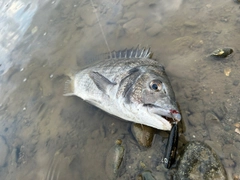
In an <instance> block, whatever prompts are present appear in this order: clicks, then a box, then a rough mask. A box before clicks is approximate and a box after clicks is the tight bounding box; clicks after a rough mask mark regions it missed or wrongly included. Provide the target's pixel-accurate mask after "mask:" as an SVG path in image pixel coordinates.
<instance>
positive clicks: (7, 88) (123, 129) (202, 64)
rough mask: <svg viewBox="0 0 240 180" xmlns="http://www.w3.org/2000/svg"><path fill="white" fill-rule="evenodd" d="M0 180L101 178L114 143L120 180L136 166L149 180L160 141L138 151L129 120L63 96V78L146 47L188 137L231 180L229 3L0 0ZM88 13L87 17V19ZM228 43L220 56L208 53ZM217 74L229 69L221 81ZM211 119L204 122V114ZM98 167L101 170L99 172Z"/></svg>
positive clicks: (235, 93)
mask: <svg viewBox="0 0 240 180" xmlns="http://www.w3.org/2000/svg"><path fill="white" fill-rule="evenodd" d="M0 4H1V9H0V16H1V17H0V18H1V21H0V24H1V28H0V32H1V35H0V54H1V55H0V57H1V60H0V64H1V66H0V96H1V102H0V123H1V126H0V136H1V137H0V147H1V149H2V150H0V167H1V168H0V179H6V180H8V179H9V180H12V179H26V180H28V179H29V180H30V179H47V180H49V179H106V178H107V177H106V176H107V174H108V173H109V172H108V171H110V170H109V169H108V167H105V164H106V161H107V159H108V154H109V151H110V149H111V147H112V146H113V145H114V142H115V140H116V139H118V138H121V139H122V140H123V145H124V146H125V149H126V152H125V158H124V159H125V160H124V167H122V170H121V173H120V178H119V179H135V177H136V175H137V174H138V173H139V171H140V169H139V163H140V162H143V163H144V164H145V165H146V166H147V167H148V169H149V170H151V171H152V172H153V174H154V176H155V177H156V179H164V178H165V179H168V178H169V176H168V175H169V172H170V171H167V170H165V169H164V167H163V166H162V163H161V159H162V157H163V153H164V148H165V145H166V138H165V137H162V136H161V135H157V136H156V137H155V140H154V143H153V146H152V147H151V148H149V149H142V148H139V146H138V145H137V143H136V142H135V140H134V139H133V137H132V135H131V133H130V126H131V124H130V123H129V122H126V121H122V120H120V119H118V118H116V117H113V116H111V115H108V114H106V113H104V112H103V111H101V110H99V109H97V108H95V107H93V106H92V105H89V104H88V103H86V102H84V101H82V100H81V99H80V98H77V97H63V96H62V94H63V89H64V82H65V81H66V80H67V79H68V77H67V75H68V74H69V73H71V72H75V71H78V70H79V69H81V68H83V67H84V66H87V65H91V64H92V63H94V62H96V61H98V60H99V59H98V58H97V57H96V56H97V54H101V53H104V52H108V48H107V46H106V44H105V42H104V38H103V35H102V33H101V30H100V27H99V23H98V21H97V17H96V14H97V15H98V17H99V21H100V24H101V26H102V28H103V31H104V33H105V35H106V38H107V42H108V44H109V48H110V50H118V49H125V48H131V47H136V45H138V44H142V45H143V46H146V45H148V46H151V49H152V51H153V53H154V58H156V59H157V60H159V62H161V63H162V64H163V65H164V66H165V68H166V71H167V74H168V76H169V78H170V80H171V83H172V86H173V89H174V91H175V94H176V98H177V100H178V103H179V105H180V107H181V110H182V115H183V120H184V125H185V129H186V131H185V132H184V133H183V135H184V136H185V138H186V139H187V140H189V141H190V140H193V141H195V140H200V141H203V142H205V143H207V144H209V145H210V146H211V147H212V148H213V149H214V150H215V151H216V153H217V154H218V155H219V156H220V158H221V160H222V163H223V165H224V167H225V168H226V170H227V173H228V176H229V178H230V179H232V178H233V176H240V174H239V172H240V153H239V152H240V134H237V133H235V132H234V131H235V126H234V124H235V123H237V122H239V121H240V118H239V113H240V108H239V101H240V96H239V94H240V93H239V86H240V85H239V76H240V71H239V70H238V69H239V67H240V61H239V59H240V53H239V48H238V47H239V45H240V41H239V39H240V33H239V32H240V31H239V29H240V21H239V18H240V12H239V4H237V3H235V2H234V1H223V0H221V1H218V2H217V3H216V2H215V1H214V0H210V1H204V2H202V1H199V2H196V1H193V0H186V1H181V0H170V1H168V2H163V1H160V2H159V1H156V0H150V1H149V0H148V1H144V0H143V1H137V0H128V1H123V0H114V1H108V0H101V1H93V5H94V8H93V6H92V4H91V1H87V0H86V1H76V0H75V1H74V0H70V1H61V0H59V1H37V0H35V1H27V0H22V1H20V0H19V1H17V0H13V1H5V0H2V1H0ZM95 12H96V14H95ZM223 47H232V48H233V49H234V53H233V54H232V55H231V56H229V57H227V58H226V59H212V58H209V57H207V56H208V55H209V53H211V52H212V51H214V50H215V49H217V48H223ZM224 69H231V73H230V75H229V76H226V75H225V73H224ZM209 113H210V114H214V115H216V117H217V118H218V120H217V121H215V122H212V121H211V120H209V119H208V117H209V116H207V114H209ZM106 171H107V172H106Z"/></svg>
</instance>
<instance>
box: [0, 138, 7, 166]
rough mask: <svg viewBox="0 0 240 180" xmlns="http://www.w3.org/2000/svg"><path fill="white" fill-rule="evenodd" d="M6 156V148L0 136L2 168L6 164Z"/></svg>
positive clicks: (0, 161)
mask: <svg viewBox="0 0 240 180" xmlns="http://www.w3.org/2000/svg"><path fill="white" fill-rule="evenodd" d="M7 155H8V146H7V144H6V142H5V140H4V139H3V137H2V136H0V167H3V166H4V165H5V164H6V160H7Z"/></svg>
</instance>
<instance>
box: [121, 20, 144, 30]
mask: <svg viewBox="0 0 240 180" xmlns="http://www.w3.org/2000/svg"><path fill="white" fill-rule="evenodd" d="M143 26H144V20H143V19H142V18H135V19H132V20H131V21H128V22H127V23H125V24H124V25H123V28H124V29H126V31H127V32H128V33H137V32H139V31H141V30H142V29H143Z"/></svg>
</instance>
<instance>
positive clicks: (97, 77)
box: [89, 71, 117, 93]
mask: <svg viewBox="0 0 240 180" xmlns="http://www.w3.org/2000/svg"><path fill="white" fill-rule="evenodd" d="M89 76H90V78H91V79H92V80H93V82H94V83H95V84H96V86H97V87H98V89H99V90H101V91H103V92H104V93H106V92H107V91H108V89H109V88H110V87H112V86H114V85H116V84H117V83H115V82H111V81H110V80H109V79H107V78H106V77H104V76H103V75H102V74H100V73H98V72H94V71H92V72H90V73H89Z"/></svg>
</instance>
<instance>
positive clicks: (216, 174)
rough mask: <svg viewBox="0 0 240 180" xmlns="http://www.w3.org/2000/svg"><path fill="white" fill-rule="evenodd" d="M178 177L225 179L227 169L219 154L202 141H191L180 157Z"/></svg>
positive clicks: (206, 179)
mask: <svg viewBox="0 0 240 180" xmlns="http://www.w3.org/2000/svg"><path fill="white" fill-rule="evenodd" d="M176 179H189V180H190V179H199V180H200V179H204V180H210V179H211V180H221V179H222V180H225V179H227V174H226V171H225V169H224V167H223V165H222V164H221V161H220V159H219V157H218V156H217V154H216V153H215V152H213V150H212V149H211V148H210V147H209V146H208V145H206V144H204V143H202V142H189V144H187V146H186V148H185V150H184V153H183V155H182V157H181V158H180V162H179V166H178V170H177V173H176Z"/></svg>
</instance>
